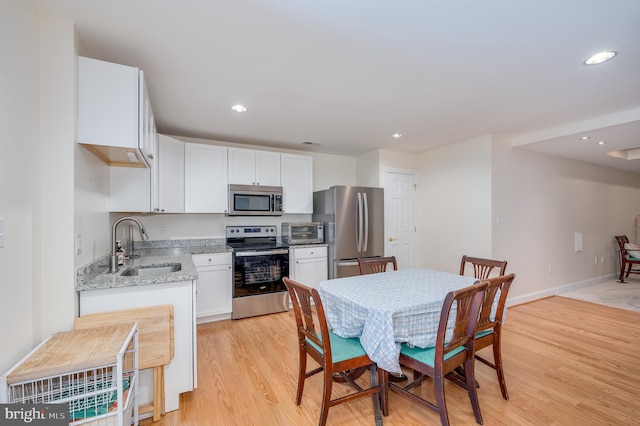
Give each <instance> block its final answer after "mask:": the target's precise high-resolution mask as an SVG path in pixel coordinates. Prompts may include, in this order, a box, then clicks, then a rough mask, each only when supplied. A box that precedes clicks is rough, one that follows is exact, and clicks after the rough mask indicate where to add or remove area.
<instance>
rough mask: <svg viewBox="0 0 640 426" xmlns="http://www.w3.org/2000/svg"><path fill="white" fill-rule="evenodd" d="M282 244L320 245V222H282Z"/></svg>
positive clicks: (321, 236) (321, 228)
mask: <svg viewBox="0 0 640 426" xmlns="http://www.w3.org/2000/svg"><path fill="white" fill-rule="evenodd" d="M282 242H284V243H285V244H322V243H324V226H323V223H322V222H284V223H283V224H282Z"/></svg>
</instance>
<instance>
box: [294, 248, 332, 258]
mask: <svg viewBox="0 0 640 426" xmlns="http://www.w3.org/2000/svg"><path fill="white" fill-rule="evenodd" d="M292 251H293V256H294V258H295V259H309V258H313V257H327V248H326V247H305V248H296V249H292Z"/></svg>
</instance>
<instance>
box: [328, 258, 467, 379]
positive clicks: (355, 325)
mask: <svg viewBox="0 0 640 426" xmlns="http://www.w3.org/2000/svg"><path fill="white" fill-rule="evenodd" d="M474 282H476V279H475V278H473V277H465V276H460V275H456V274H452V273H449V272H442V271H434V270H431V269H402V270H398V271H389V272H384V273H378V274H369V275H359V276H355V277H347V278H337V279H333V280H325V281H322V282H321V283H320V285H319V289H318V291H319V292H320V297H321V298H322V303H323V306H324V309H325V314H326V316H327V322H328V323H329V326H330V327H331V328H332V329H333V332H334V333H336V334H337V335H339V336H342V337H360V342H361V343H362V346H363V347H364V349H365V351H366V352H367V354H368V355H369V358H371V360H373V361H375V362H376V363H377V364H378V366H379V367H380V368H382V369H384V370H387V371H389V372H393V373H400V372H401V371H400V364H399V362H398V358H399V355H400V344H401V343H409V344H411V345H413V346H417V347H421V348H427V347H431V346H434V345H435V343H436V334H437V331H438V322H439V321H440V311H441V309H442V303H443V302H444V298H445V296H446V295H447V293H448V292H450V291H452V290H457V289H460V288H464V287H468V286H470V285H472V284H473V283H474ZM452 321H453V320H452V319H451V324H452ZM448 338H449V337H448Z"/></svg>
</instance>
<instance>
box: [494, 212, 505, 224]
mask: <svg viewBox="0 0 640 426" xmlns="http://www.w3.org/2000/svg"><path fill="white" fill-rule="evenodd" d="M503 223H504V219H503V218H502V215H500V214H499V215H497V216H496V225H502V224H503Z"/></svg>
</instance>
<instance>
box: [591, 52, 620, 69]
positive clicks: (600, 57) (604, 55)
mask: <svg viewBox="0 0 640 426" xmlns="http://www.w3.org/2000/svg"><path fill="white" fill-rule="evenodd" d="M617 54H618V52H616V51H613V50H607V51H604V52H598V53H596V54H595V55H593V56H591V57H590V58H589V59H587V60H586V61H584V62H583V63H584V65H598V64H601V63H603V62H606V61H608V60H609V59H613V57H614V56H616V55H617Z"/></svg>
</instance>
